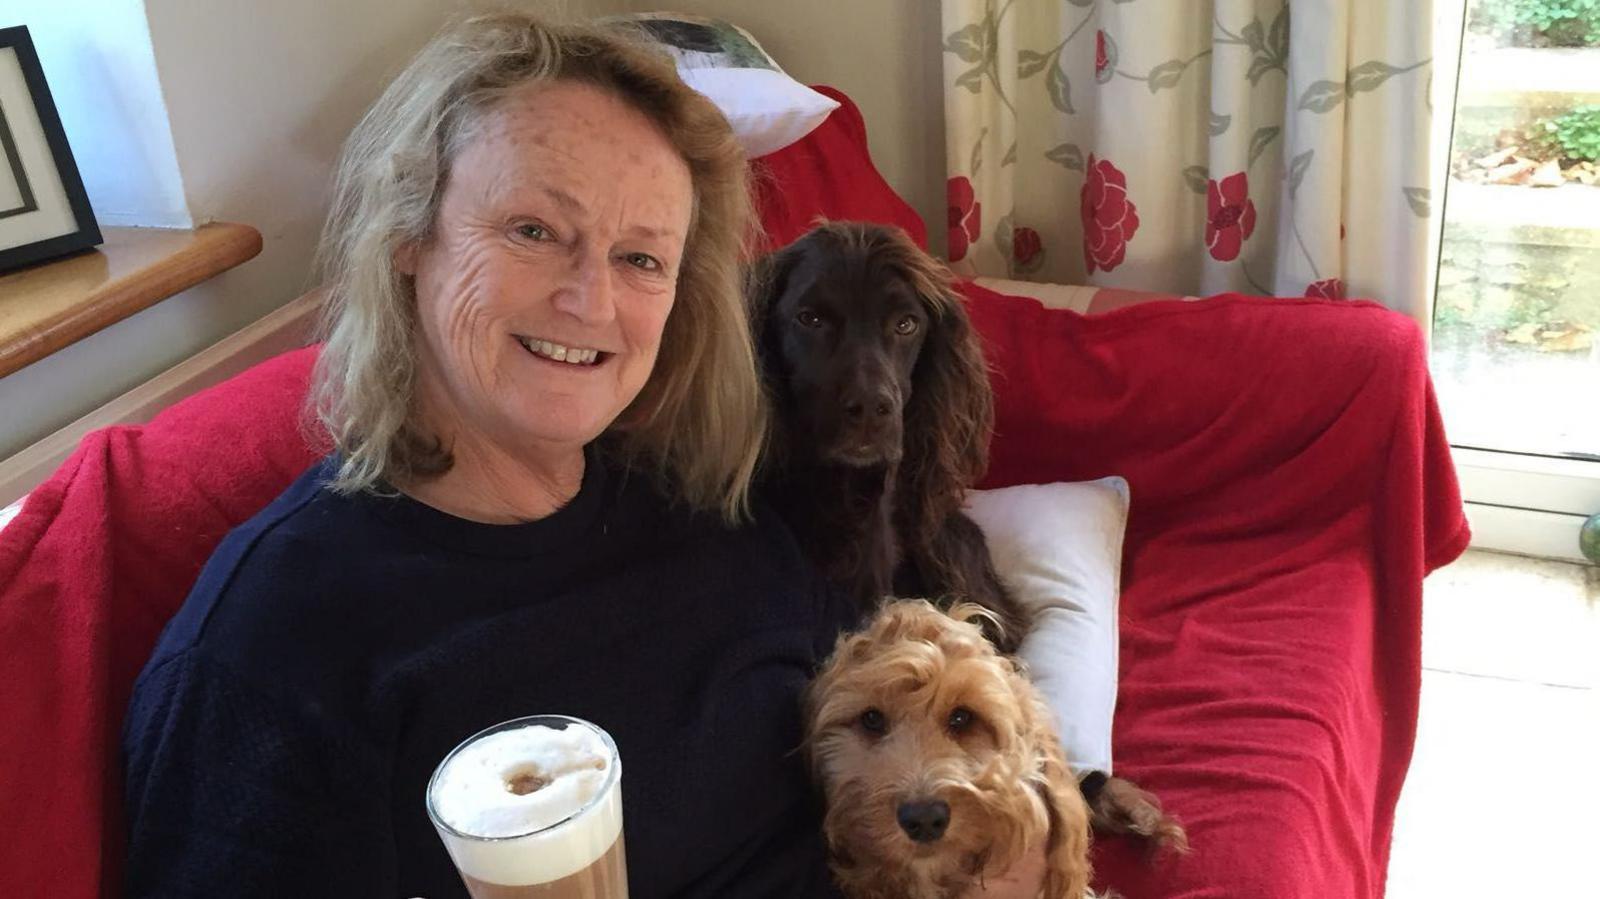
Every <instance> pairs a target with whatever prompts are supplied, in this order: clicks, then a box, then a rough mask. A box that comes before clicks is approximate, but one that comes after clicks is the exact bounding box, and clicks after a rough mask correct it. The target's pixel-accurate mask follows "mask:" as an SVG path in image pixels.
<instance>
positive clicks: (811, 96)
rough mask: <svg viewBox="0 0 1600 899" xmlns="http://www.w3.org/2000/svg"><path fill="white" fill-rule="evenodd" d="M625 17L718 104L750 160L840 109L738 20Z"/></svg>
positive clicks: (788, 141) (649, 15)
mask: <svg viewBox="0 0 1600 899" xmlns="http://www.w3.org/2000/svg"><path fill="white" fill-rule="evenodd" d="M628 18H629V19H631V20H632V21H634V22H636V23H637V24H638V25H640V26H641V27H643V28H644V29H645V30H646V31H647V32H649V33H650V34H651V35H652V36H653V37H655V38H656V39H657V40H658V41H660V42H661V45H662V46H663V47H664V48H665V49H666V50H667V52H669V53H671V54H672V57H673V59H674V60H675V61H676V62H677V64H678V75H679V77H681V78H682V79H683V81H684V83H685V84H687V85H689V86H690V87H692V88H694V89H695V90H697V91H699V92H700V93H702V94H705V95H706V96H707V97H709V98H710V99H711V102H713V103H715V104H717V108H718V109H720V110H722V114H723V115H725V116H727V117H728V123H729V124H730V125H732V126H733V133H734V135H735V136H736V137H737V138H738V140H739V144H740V146H742V147H744V151H745V155H747V156H749V157H750V158H751V159H754V158H756V157H757V156H765V155H767V154H768V153H772V152H775V151H777V150H781V149H783V148H784V147H787V146H789V145H790V144H792V143H794V142H795V141H797V140H799V139H800V138H802V137H805V136H806V135H807V134H810V133H811V132H812V130H813V129H815V128H816V127H817V126H818V125H820V124H822V120H823V119H826V118H827V117H828V113H830V112H833V111H834V110H835V109H838V108H839V103H838V101H836V100H833V99H831V98H829V97H827V96H824V95H823V94H819V93H817V92H816V91H814V90H812V89H811V88H809V87H806V86H805V85H803V84H801V83H800V82H798V81H796V80H794V79H793V78H791V77H789V75H788V73H786V72H784V71H783V69H781V68H779V67H778V64H777V63H776V62H774V61H773V60H772V57H771V56H770V55H768V54H767V51H766V50H765V49H763V48H762V46H761V45H760V44H759V43H757V42H756V39H755V38H754V37H752V36H751V35H750V32H748V31H745V30H744V29H743V28H740V27H738V26H737V25H733V24H731V23H729V22H724V21H721V20H719V19H708V18H705V17H702V16H691V15H684V14H679V13H642V14H640V15H637V16H631V17H628Z"/></svg>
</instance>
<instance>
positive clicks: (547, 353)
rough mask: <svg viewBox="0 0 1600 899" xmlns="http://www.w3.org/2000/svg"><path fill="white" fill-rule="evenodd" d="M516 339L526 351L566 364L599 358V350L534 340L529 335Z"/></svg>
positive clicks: (578, 363) (581, 362)
mask: <svg viewBox="0 0 1600 899" xmlns="http://www.w3.org/2000/svg"><path fill="white" fill-rule="evenodd" d="M517 341H518V342H519V343H521V344H522V346H523V348H525V349H526V350H527V351H528V352H530V353H532V354H534V355H535V356H542V357H544V358H546V359H549V360H551V361H553V362H565V363H567V364H568V365H593V364H594V363H595V360H596V359H598V358H600V351H599V350H586V349H583V348H582V347H569V346H562V345H561V344H559V343H551V342H550V341H548V340H534V339H533V338H529V337H518V338H517Z"/></svg>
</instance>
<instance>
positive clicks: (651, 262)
mask: <svg viewBox="0 0 1600 899" xmlns="http://www.w3.org/2000/svg"><path fill="white" fill-rule="evenodd" d="M622 258H623V261H625V262H627V263H628V264H629V265H631V266H633V267H634V268H636V269H641V270H643V271H647V272H658V271H660V270H661V260H659V259H657V258H656V257H654V256H651V255H650V254H648V253H629V254H627V255H626V256H623V257H622Z"/></svg>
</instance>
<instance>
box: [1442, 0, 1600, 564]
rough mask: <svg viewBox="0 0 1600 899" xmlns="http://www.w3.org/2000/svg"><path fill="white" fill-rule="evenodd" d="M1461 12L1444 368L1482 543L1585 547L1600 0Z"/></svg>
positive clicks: (1485, 3)
mask: <svg viewBox="0 0 1600 899" xmlns="http://www.w3.org/2000/svg"><path fill="white" fill-rule="evenodd" d="M1455 12H1456V14H1457V15H1458V16H1462V17H1463V19H1464V21H1463V20H1460V19H1458V20H1457V22H1456V23H1455V24H1456V26H1457V27H1458V28H1459V30H1457V31H1454V32H1452V30H1451V29H1450V28H1449V26H1446V27H1445V28H1442V29H1441V30H1440V35H1441V41H1453V40H1454V39H1455V37H1456V35H1457V34H1459V35H1460V36H1461V37H1460V44H1459V52H1460V75H1459V78H1458V80H1457V84H1456V91H1455V96H1454V109H1453V112H1454V115H1453V116H1443V117H1441V118H1442V120H1443V121H1445V122H1446V123H1449V122H1451V121H1452V120H1453V133H1452V134H1451V136H1450V141H1449V159H1448V174H1447V176H1446V178H1445V201H1444V222H1443V233H1442V235H1441V237H1440V254H1439V269H1438V272H1437V282H1436V283H1437V289H1436V294H1435V304H1434V319H1433V338H1432V339H1433V343H1432V347H1433V349H1432V354H1433V355H1432V365H1433V374H1434V380H1435V383H1436V385H1437V388H1438V392H1439V401H1440V404H1441V406H1442V408H1443V411H1444V416H1445V421H1446V427H1447V429H1448V432H1449V434H1450V438H1451V442H1452V443H1453V444H1455V445H1456V446H1457V448H1458V452H1457V462H1458V465H1459V467H1460V469H1461V473H1462V485H1463V489H1464V491H1465V493H1466V498H1467V500H1468V501H1469V504H1470V505H1469V511H1470V512H1471V513H1472V516H1473V523H1474V527H1475V530H1476V531H1477V532H1478V537H1479V540H1478V541H1477V542H1478V543H1479V544H1481V545H1486V546H1487V548H1492V549H1506V550H1510V551H1514V552H1524V553H1528V554H1532V555H1552V556H1558V557H1566V558H1579V557H1580V553H1579V530H1580V528H1581V527H1582V525H1583V522H1584V520H1585V519H1586V518H1587V517H1588V516H1589V515H1592V514H1594V513H1597V512H1600V2H1589V0H1572V2H1565V0H1563V2H1549V0H1467V2H1466V3H1465V6H1464V8H1461V9H1457V10H1455ZM1441 49H1442V50H1448V49H1452V48H1441ZM1444 55H1445V54H1444V53H1441V58H1443V57H1444ZM1446 71H1448V70H1446ZM1508 541H1509V542H1508ZM1497 544H1498V545H1497Z"/></svg>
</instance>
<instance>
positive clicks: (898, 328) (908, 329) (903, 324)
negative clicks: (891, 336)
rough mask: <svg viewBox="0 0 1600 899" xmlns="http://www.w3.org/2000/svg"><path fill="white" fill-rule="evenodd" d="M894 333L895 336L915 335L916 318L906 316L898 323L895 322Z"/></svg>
mask: <svg viewBox="0 0 1600 899" xmlns="http://www.w3.org/2000/svg"><path fill="white" fill-rule="evenodd" d="M894 332H895V333H896V334H915V333H917V317H916V316H915V315H908V316H906V317H905V318H902V319H900V320H899V321H898V322H895V326H894Z"/></svg>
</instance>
